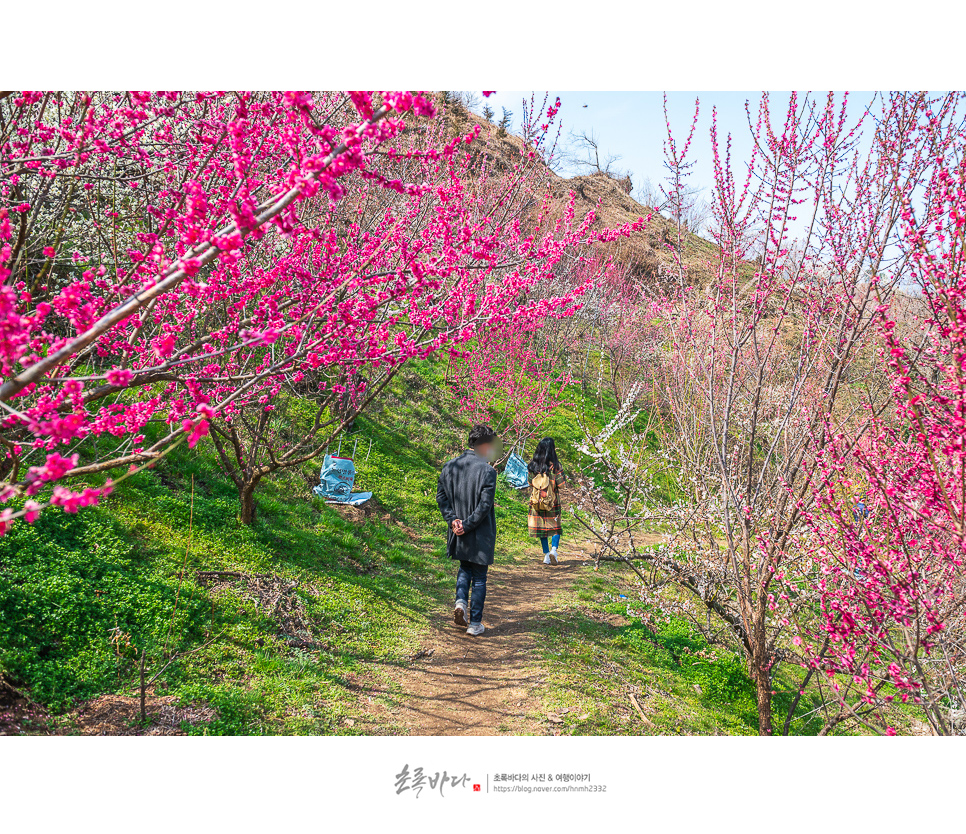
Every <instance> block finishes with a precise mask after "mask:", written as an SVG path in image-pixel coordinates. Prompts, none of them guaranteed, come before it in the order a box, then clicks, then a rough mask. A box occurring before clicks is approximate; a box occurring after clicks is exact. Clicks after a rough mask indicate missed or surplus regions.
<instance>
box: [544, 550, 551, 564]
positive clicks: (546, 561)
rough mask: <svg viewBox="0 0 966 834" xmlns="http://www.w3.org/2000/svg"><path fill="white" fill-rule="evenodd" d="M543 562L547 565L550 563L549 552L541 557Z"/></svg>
mask: <svg viewBox="0 0 966 834" xmlns="http://www.w3.org/2000/svg"><path fill="white" fill-rule="evenodd" d="M543 563H544V564H545V565H549V564H550V554H549V553H548V554H547V555H546V556H544V557H543Z"/></svg>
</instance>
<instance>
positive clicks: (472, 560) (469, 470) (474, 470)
mask: <svg viewBox="0 0 966 834" xmlns="http://www.w3.org/2000/svg"><path fill="white" fill-rule="evenodd" d="M495 457H496V432H494V431H493V429H491V428H490V427H489V426H473V428H472V429H471V430H470V438H469V449H467V450H466V451H465V452H463V454H462V455H460V456H459V457H458V458H453V460H451V461H448V462H447V463H446V464H445V465H444V466H443V471H442V472H441V473H440V476H439V483H438V485H437V487H436V503H437V504H438V505H439V511H440V512H441V513H442V514H443V518H444V519H445V521H446V523H447V524H448V525H449V533H448V537H447V539H448V540H447V550H448V552H449V557H450V558H451V559H458V560H459V563H460V569H459V572H458V573H457V574H456V605H455V607H454V610H453V620H454V622H455V623H456V625H458V626H465V625H468V626H469V627H468V628H467V629H466V633H467V634H471V635H473V636H474V637H476V636H477V635H480V634H482V633H483V630H484V629H483V602H484V601H485V599H486V571H487V568H488V567H489V566H490V565H492V564H493V554H494V551H495V550H496V512H495V510H494V509H493V500H494V497H495V495H496V470H495V469H494V468H493V467H492V466H491V465H490V463H491V462H492V461H493V459H494V458H495ZM471 585H472V588H473V594H472V607H470V606H469V603H470V600H471V596H470V586H471ZM467 613H469V623H467V621H466V616H467Z"/></svg>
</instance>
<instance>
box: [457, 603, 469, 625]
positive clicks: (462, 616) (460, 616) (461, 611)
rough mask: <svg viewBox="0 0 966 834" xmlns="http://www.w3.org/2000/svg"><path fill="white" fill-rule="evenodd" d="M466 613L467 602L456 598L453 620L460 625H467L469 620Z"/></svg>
mask: <svg viewBox="0 0 966 834" xmlns="http://www.w3.org/2000/svg"><path fill="white" fill-rule="evenodd" d="M466 613H467V612H466V603H465V602H463V600H461V599H458V600H456V605H455V606H454V607H453V622H454V623H456V625H458V626H465V625H466V624H467V622H468V620H467V619H466Z"/></svg>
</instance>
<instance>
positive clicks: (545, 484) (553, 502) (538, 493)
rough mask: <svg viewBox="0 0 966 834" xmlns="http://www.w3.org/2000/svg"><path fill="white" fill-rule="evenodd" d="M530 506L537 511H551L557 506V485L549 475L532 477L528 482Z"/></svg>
mask: <svg viewBox="0 0 966 834" xmlns="http://www.w3.org/2000/svg"><path fill="white" fill-rule="evenodd" d="M530 485H531V486H532V487H533V489H532V490H531V491H530V506H531V507H533V508H534V509H537V510H550V511H552V510H553V509H554V508H555V507H556V506H557V494H556V489H557V485H556V483H555V482H554V481H553V479H552V478H550V476H549V475H546V474H541V475H534V477H533V480H532V481H531V482H530Z"/></svg>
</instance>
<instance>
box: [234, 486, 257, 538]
mask: <svg viewBox="0 0 966 834" xmlns="http://www.w3.org/2000/svg"><path fill="white" fill-rule="evenodd" d="M257 485H258V481H255V482H254V483H244V484H242V485H241V486H240V487H239V488H238V502H239V504H240V507H241V512H240V514H239V517H240V518H241V523H242V524H244V525H246V526H248V527H250V526H251V524H252V522H253V521H254V520H255V487H256V486H257Z"/></svg>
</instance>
